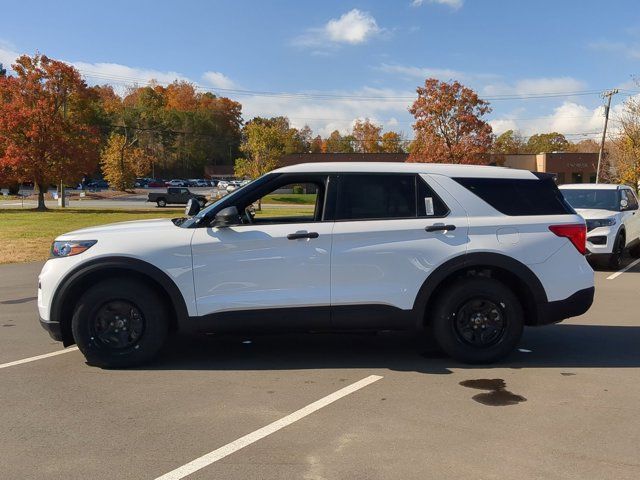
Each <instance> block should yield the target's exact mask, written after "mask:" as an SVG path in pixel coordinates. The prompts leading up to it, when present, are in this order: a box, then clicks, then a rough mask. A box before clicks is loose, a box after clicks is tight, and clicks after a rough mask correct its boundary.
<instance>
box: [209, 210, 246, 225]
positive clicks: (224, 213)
mask: <svg viewBox="0 0 640 480" xmlns="http://www.w3.org/2000/svg"><path fill="white" fill-rule="evenodd" d="M239 223H240V214H239V213H238V209H237V207H235V206H231V207H227V208H223V209H222V210H220V211H219V212H218V213H217V214H216V217H215V218H214V219H213V226H214V227H229V226H231V225H238V224H239Z"/></svg>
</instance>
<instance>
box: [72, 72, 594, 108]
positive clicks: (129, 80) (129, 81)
mask: <svg viewBox="0 0 640 480" xmlns="http://www.w3.org/2000/svg"><path fill="white" fill-rule="evenodd" d="M80 72H81V73H83V74H84V75H85V76H87V77H90V78H97V79H102V80H111V81H114V82H115V83H118V84H122V85H124V86H135V85H136V84H143V85H152V84H156V85H163V86H166V85H169V84H171V83H172V82H168V81H159V80H148V79H143V78H135V77H128V76H122V75H114V74H105V73H101V72H94V71H91V70H80ZM175 80H177V81H180V80H184V81H189V80H187V79H183V78H176V79H175ZM189 83H191V84H192V85H193V86H194V88H196V89H198V90H203V91H207V92H211V93H219V92H221V93H227V94H231V95H239V96H254V97H277V98H304V99H314V100H329V101H331V100H356V101H374V100H375V101H388V102H401V101H413V100H415V98H416V97H415V96H402V95H386V96H382V95H354V94H336V93H323V92H315V93H314V92H273V91H261V90H245V89H236V88H217V87H206V86H203V85H199V84H197V83H194V82H191V81H189ZM599 93H600V90H581V91H568V92H531V93H520V94H496V95H492V96H487V97H483V99H484V100H489V101H502V100H534V99H543V98H561V97H572V96H588V95H598V94H599Z"/></svg>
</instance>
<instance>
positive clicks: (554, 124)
mask: <svg viewBox="0 0 640 480" xmlns="http://www.w3.org/2000/svg"><path fill="white" fill-rule="evenodd" d="M613 111H614V113H615V111H616V108H614V109H613ZM521 115H523V112H522V111H520V112H519V113H518V114H517V116H512V115H504V116H502V117H500V118H496V119H493V120H491V121H490V122H489V123H490V124H491V127H492V128H493V131H494V133H495V134H496V135H499V134H501V133H503V132H505V131H506V130H518V131H520V132H521V133H522V134H523V135H525V136H529V135H533V134H535V133H548V132H559V133H562V134H565V135H567V134H568V135H569V137H568V138H569V139H570V140H581V139H582V138H594V137H597V135H598V134H599V133H600V132H601V131H602V127H603V123H604V116H603V115H604V109H603V107H602V106H598V107H595V108H590V107H587V106H585V105H582V104H579V103H576V102H571V101H565V102H563V103H562V104H561V105H559V106H557V107H556V108H554V109H553V112H552V113H550V114H549V115H543V116H540V117H529V118H527V117H526V116H525V117H522V116H521ZM612 116H613V115H612ZM610 127H612V125H610Z"/></svg>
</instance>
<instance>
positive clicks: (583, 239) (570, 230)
mask: <svg viewBox="0 0 640 480" xmlns="http://www.w3.org/2000/svg"><path fill="white" fill-rule="evenodd" d="M549 230H551V231H552V232H553V233H555V234H556V235H557V236H559V237H565V238H568V239H569V241H571V243H573V246H574V247H576V249H577V250H578V251H579V252H580V253H581V254H582V255H584V254H585V253H587V226H586V225H585V224H583V223H576V224H571V225H551V226H549Z"/></svg>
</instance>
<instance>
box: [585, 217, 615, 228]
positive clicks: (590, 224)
mask: <svg viewBox="0 0 640 480" xmlns="http://www.w3.org/2000/svg"><path fill="white" fill-rule="evenodd" d="M615 224H616V218H615V217H610V218H602V219H599V220H587V230H593V229H594V228H598V227H611V226H613V225H615Z"/></svg>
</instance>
